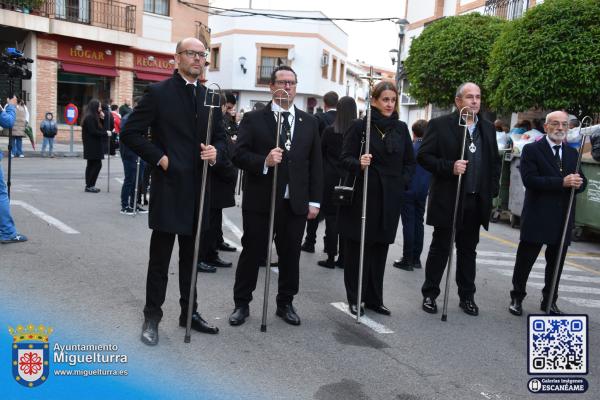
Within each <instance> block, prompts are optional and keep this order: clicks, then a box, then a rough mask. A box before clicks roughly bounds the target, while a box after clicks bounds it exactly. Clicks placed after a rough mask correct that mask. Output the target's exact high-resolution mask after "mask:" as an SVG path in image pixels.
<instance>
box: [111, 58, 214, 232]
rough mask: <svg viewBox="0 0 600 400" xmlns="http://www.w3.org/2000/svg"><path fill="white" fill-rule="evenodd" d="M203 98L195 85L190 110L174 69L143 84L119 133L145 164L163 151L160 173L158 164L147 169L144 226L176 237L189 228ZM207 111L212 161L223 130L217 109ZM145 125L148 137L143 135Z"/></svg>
mask: <svg viewBox="0 0 600 400" xmlns="http://www.w3.org/2000/svg"><path fill="white" fill-rule="evenodd" d="M205 96H206V87H205V86H203V85H201V84H200V83H198V86H197V88H196V108H195V109H194V105H193V98H192V95H191V93H190V92H189V91H188V90H187V88H186V82H185V80H184V79H183V78H182V77H181V76H180V75H179V73H178V72H177V70H175V72H174V74H173V76H172V77H171V78H169V79H166V80H164V81H162V82H158V83H154V84H151V85H148V86H147V88H146V91H145V93H144V96H143V97H142V99H141V100H140V102H139V103H138V105H137V106H136V107H135V109H134V110H133V111H132V113H131V114H130V115H129V118H128V120H127V124H126V126H125V128H124V129H123V130H122V131H121V140H122V141H123V143H124V144H125V145H126V146H128V147H129V148H130V149H131V150H132V151H133V152H134V153H136V154H137V155H139V156H140V157H142V159H144V161H146V162H147V163H148V164H150V165H151V166H156V165H158V162H159V160H160V159H161V158H162V156H164V155H167V156H168V158H169V166H168V169H167V170H166V171H164V170H163V169H162V168H160V167H156V168H153V169H152V175H151V179H152V184H151V185H150V210H149V214H148V224H149V226H150V229H155V230H158V231H162V232H167V233H175V234H179V235H192V233H193V231H194V230H193V228H194V225H195V215H196V214H197V205H198V199H199V198H200V187H201V182H202V166H203V162H202V160H201V159H200V143H206V130H207V124H208V113H209V108H208V107H205V106H204V97H205ZM213 110H214V111H213V124H212V126H213V133H212V139H211V144H212V145H214V146H215V147H216V148H217V163H220V162H222V153H223V148H224V146H225V142H224V135H225V133H224V132H223V124H222V114H221V109H220V108H219V107H216V108H214V109H213ZM148 128H150V134H151V138H152V139H151V141H148V140H147V139H146V137H145V135H146V133H147V131H148ZM211 168H213V167H209V172H210V169H211ZM209 187H210V182H207V188H209ZM207 192H209V191H207ZM205 201H206V202H207V203H205V204H206V205H207V206H206V207H204V210H205V213H204V216H203V218H204V219H203V229H205V227H207V225H206V223H207V222H208V217H207V216H208V210H210V207H208V205H209V204H210V202H209V201H210V198H208V199H206V200H205Z"/></svg>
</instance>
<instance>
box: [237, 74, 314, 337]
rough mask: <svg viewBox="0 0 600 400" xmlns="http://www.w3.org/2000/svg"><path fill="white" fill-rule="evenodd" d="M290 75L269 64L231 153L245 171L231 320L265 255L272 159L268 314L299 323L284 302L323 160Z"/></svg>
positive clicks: (241, 310) (245, 306) (242, 309)
mask: <svg viewBox="0 0 600 400" xmlns="http://www.w3.org/2000/svg"><path fill="white" fill-rule="evenodd" d="M297 83H298V81H297V79H296V73H295V72H294V70H293V69H292V68H290V67H288V66H280V67H278V68H276V69H275V70H274V71H273V73H272V74H271V83H270V90H271V93H272V94H273V95H274V100H273V101H272V102H270V103H269V104H268V105H267V106H266V107H265V108H264V109H262V110H257V111H251V112H249V113H247V114H245V115H244V118H243V120H242V122H241V124H240V128H239V134H238V141H237V147H236V150H235V153H234V156H233V159H232V160H233V163H234V164H235V165H236V166H238V167H239V168H241V169H243V170H244V171H245V173H244V180H245V182H244V198H243V202H242V216H243V226H244V236H243V237H242V246H243V250H242V252H241V254H240V258H239V261H238V266H237V270H236V275H235V285H234V288H233V297H234V302H235V309H234V311H233V313H232V314H231V316H230V318H229V323H230V324H231V325H234V326H236V325H241V324H243V323H244V321H245V319H246V318H247V317H248V316H249V314H250V311H249V303H250V301H252V292H253V291H254V289H256V280H257V278H258V268H259V264H260V262H261V260H264V258H265V250H266V249H267V245H268V241H269V238H268V236H269V233H268V228H269V210H270V207H271V188H272V182H273V170H274V167H275V165H279V167H278V173H277V192H276V196H275V224H274V232H275V245H276V247H277V254H278V255H279V291H278V294H277V312H276V315H277V316H279V317H281V318H282V319H283V320H284V321H285V322H287V323H289V324H291V325H300V318H299V317H298V314H296V311H295V309H294V307H293V306H292V301H293V299H294V296H295V295H296V294H297V293H298V284H299V260H300V246H301V242H302V234H303V233H304V227H305V225H306V220H307V218H308V219H314V218H316V217H317V215H318V213H319V207H320V202H321V197H322V195H323V167H322V155H321V141H320V138H319V127H318V123H317V120H316V119H315V118H314V117H313V116H311V115H309V114H307V113H305V112H303V111H301V110H299V109H297V108H296V107H295V106H294V105H293V102H294V97H295V96H296V85H297ZM280 89H283V90H285V91H286V92H287V93H288V94H289V99H288V100H283V99H280V97H283V91H282V90H280ZM279 111H281V119H282V122H283V123H282V129H281V137H280V139H279V141H280V146H281V147H276V146H275V144H276V135H277V113H278V112H279Z"/></svg>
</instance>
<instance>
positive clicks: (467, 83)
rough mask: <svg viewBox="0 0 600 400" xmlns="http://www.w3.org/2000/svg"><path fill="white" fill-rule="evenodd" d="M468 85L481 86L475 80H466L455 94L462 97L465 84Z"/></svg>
mask: <svg viewBox="0 0 600 400" xmlns="http://www.w3.org/2000/svg"><path fill="white" fill-rule="evenodd" d="M467 85H475V86H477V87H479V85H478V84H476V83H475V82H465V83H463V84H461V85H460V86H459V87H458V89H456V94H455V95H454V97H462V95H463V92H464V91H465V86H467Z"/></svg>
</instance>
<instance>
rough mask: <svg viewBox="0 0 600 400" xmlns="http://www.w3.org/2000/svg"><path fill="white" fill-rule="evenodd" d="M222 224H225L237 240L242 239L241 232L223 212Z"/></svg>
mask: <svg viewBox="0 0 600 400" xmlns="http://www.w3.org/2000/svg"><path fill="white" fill-rule="evenodd" d="M223 225H225V226H226V227H227V228H228V229H229V230H230V231H231V233H233V234H234V235H235V236H236V237H237V238H238V239H239V240H242V235H243V232H242V231H241V229H240V228H238V227H237V225H236V224H234V223H233V222H232V221H231V220H230V219H229V218H228V217H227V215H225V214H223Z"/></svg>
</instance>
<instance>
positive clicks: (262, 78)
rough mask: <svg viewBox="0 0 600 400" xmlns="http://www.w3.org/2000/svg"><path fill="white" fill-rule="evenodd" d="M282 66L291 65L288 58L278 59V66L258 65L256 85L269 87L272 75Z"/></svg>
mask: <svg viewBox="0 0 600 400" xmlns="http://www.w3.org/2000/svg"><path fill="white" fill-rule="evenodd" d="M280 65H290V64H289V60H288V59H286V58H277V65H273V64H271V65H258V66H257V67H256V84H258V85H268V84H269V83H271V74H272V73H273V70H274V69H275V68H277V67H279V66H280Z"/></svg>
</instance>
